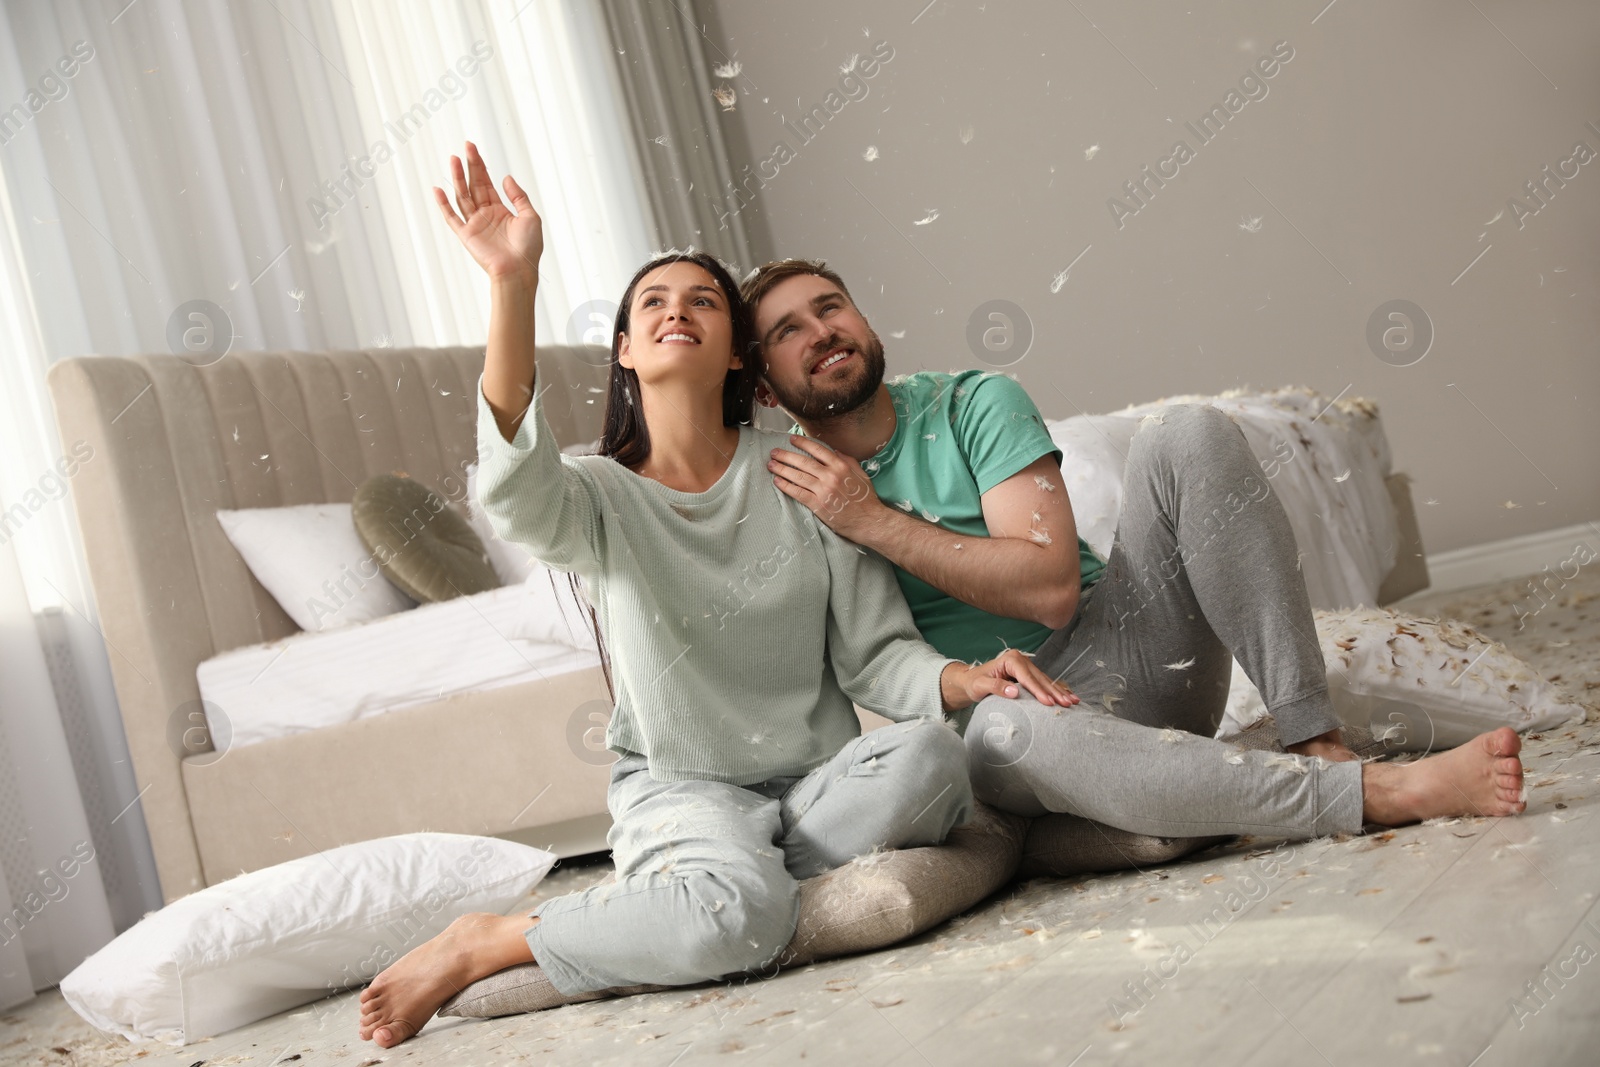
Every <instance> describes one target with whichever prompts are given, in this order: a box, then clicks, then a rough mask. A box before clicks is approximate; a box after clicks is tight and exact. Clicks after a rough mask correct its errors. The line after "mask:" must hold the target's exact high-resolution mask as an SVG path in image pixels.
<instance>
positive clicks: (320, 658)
mask: <svg viewBox="0 0 1600 1067" xmlns="http://www.w3.org/2000/svg"><path fill="white" fill-rule="evenodd" d="M560 577H562V576H559V575H558V578H560ZM553 602H554V601H553V596H552V593H551V590H550V589H549V587H548V581H547V579H546V578H545V577H544V572H543V569H542V568H541V570H540V573H539V574H537V575H535V576H534V578H533V580H531V581H530V582H528V583H519V584H517V585H509V586H504V587H502V588H499V589H491V590H488V591H487V592H483V593H478V594H476V595H474V596H467V597H456V598H455V599H452V600H446V601H442V602H440V603H437V604H422V605H419V606H417V607H415V608H412V609H410V610H407V611H401V612H398V613H396V614H393V615H386V616H384V617H383V618H380V619H374V620H372V621H371V622H367V623H362V624H360V625H357V626H346V627H341V628H339V629H334V630H327V631H324V632H322V633H300V634H295V635H293V636H291V637H286V638H283V639H281V640H278V641H273V642H270V643H267V644H261V645H248V646H246V647H244V648H236V649H233V650H231V651H229V652H224V653H222V654H221V655H218V656H213V657H211V658H210V659H208V660H206V661H205V662H203V663H201V664H200V665H199V667H197V668H196V670H195V675H196V677H197V679H198V681H199V683H200V697H201V699H202V700H203V701H204V702H205V705H204V706H205V711H206V719H207V724H208V726H209V728H210V731H211V737H212V741H213V744H214V745H215V746H216V747H217V748H219V749H224V748H231V747H236V746H241V745H251V744H255V743H257V742H259V741H265V740H268V739H269V738H273V737H285V736H288V735H290V734H297V733H303V732H305V731H307V730H316V729H320V728H321V727H324V726H333V725H336V724H338V723H344V722H351V721H354V720H356V719H361V718H365V717H367V716H369V715H379V714H382V713H383V712H386V711H394V710H396V709H399V708H405V707H411V706H413V705H417V704H425V703H428V702H429V701H433V700H438V699H440V698H441V697H444V696H446V695H448V694H451V693H458V692H464V691H467V690H474V689H496V688H499V687H500V686H506V685H516V684H518V683H520V682H528V681H536V680H538V679H541V678H550V677H553V676H555V675H558V674H565V673H568V672H570V671H576V670H583V669H585V668H589V667H595V666H598V665H599V663H600V658H599V656H598V655H597V654H596V652H595V650H594V647H593V638H588V640H587V643H588V646H589V647H586V648H579V647H577V645H578V644H579V643H583V642H584V639H585V638H586V637H587V634H585V633H584V632H583V631H581V630H580V629H579V624H577V623H576V622H574V623H573V625H572V628H571V629H572V632H573V634H574V636H573V639H572V643H568V642H567V641H566V640H560V639H557V638H558V636H561V635H565V634H566V633H568V628H567V626H566V624H565V623H564V622H563V621H562V620H560V619H559V618H552V617H551V615H550V606H551V604H552V603H553Z"/></svg>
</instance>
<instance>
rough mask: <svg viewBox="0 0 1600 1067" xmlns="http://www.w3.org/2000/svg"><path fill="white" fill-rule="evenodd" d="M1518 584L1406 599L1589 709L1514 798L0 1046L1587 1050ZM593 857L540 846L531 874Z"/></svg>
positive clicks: (183, 1054) (1571, 837)
mask: <svg viewBox="0 0 1600 1067" xmlns="http://www.w3.org/2000/svg"><path fill="white" fill-rule="evenodd" d="M1519 599H1520V600H1521V601H1522V606H1523V610H1525V611H1526V610H1528V609H1529V607H1530V605H1531V604H1534V603H1537V602H1536V601H1532V600H1531V598H1530V597H1529V595H1528V593H1527V590H1526V587H1525V582H1523V581H1514V582H1505V583H1500V584H1498V585H1496V586H1490V587H1484V588H1483V589H1480V590H1475V591H1471V592H1469V593H1463V594H1456V595H1453V596H1444V597H1432V598H1422V599H1418V600H1414V601H1413V602H1412V603H1410V604H1408V605H1407V607H1408V608H1410V609H1412V610H1417V611H1419V612H1420V613H1426V614H1434V613H1439V612H1442V613H1444V614H1446V615H1449V616H1452V617H1455V618H1459V619H1462V620H1464V621H1467V622H1469V623H1471V624H1472V625H1474V626H1476V627H1478V628H1479V629H1481V630H1483V631H1484V632H1486V633H1488V634H1490V635H1491V636H1493V637H1496V638H1498V639H1500V640H1503V641H1505V642H1506V643H1507V644H1508V645H1510V646H1511V648H1512V649H1513V650H1514V651H1516V652H1518V653H1519V654H1521V655H1523V656H1525V657H1527V658H1528V659H1529V660H1531V661H1532V662H1533V663H1535V664H1536V665H1537V666H1538V667H1539V668H1540V670H1541V671H1542V672H1543V673H1545V675H1546V677H1551V676H1559V678H1560V681H1561V683H1562V684H1563V685H1564V686H1565V687H1566V688H1567V690H1568V691H1569V692H1571V693H1572V694H1573V695H1574V696H1576V697H1577V698H1578V699H1580V700H1582V701H1583V702H1584V703H1586V704H1587V705H1588V706H1589V707H1590V708H1591V714H1590V721H1589V722H1588V723H1585V724H1583V725H1581V726H1578V727H1575V728H1568V729H1564V730H1562V731H1557V732H1552V733H1551V734H1550V735H1548V736H1544V737H1532V738H1529V739H1527V741H1526V748H1525V754H1526V756H1527V760H1526V763H1527V767H1528V770H1529V778H1528V781H1529V785H1530V799H1529V806H1528V811H1527V813H1526V814H1525V815H1523V816H1521V817H1519V818H1515V819H1501V820H1487V819H1483V820H1460V821H1451V822H1445V823H1440V824H1437V825H1424V826H1416V827H1410V828H1407V829H1403V830H1398V831H1395V832H1392V833H1386V834H1382V835H1375V836H1365V837H1357V838H1352V839H1348V840H1343V841H1339V840H1319V841H1314V842H1301V843H1288V844H1285V845H1282V846H1281V847H1279V848H1277V849H1275V850H1274V849H1272V848H1271V847H1270V843H1266V842H1244V843H1241V844H1239V845H1237V846H1234V847H1230V848H1227V849H1224V850H1219V851H1215V852H1211V853H1208V854H1206V856H1205V857H1203V858H1201V859H1198V860H1194V861H1190V862H1186V863H1180V864H1174V865H1171V866H1169V867H1165V868H1160V869H1152V870H1146V871H1136V872H1128V873H1125V874H1119V875H1114V876H1104V877H1098V878H1087V879H1074V880H1066V881H1058V880H1049V879H1041V880H1035V881H1032V882H1029V883H1026V884H1021V885H1018V886H1014V887H1012V889H1011V890H1010V891H1008V892H1006V893H1004V894H1002V895H1001V896H1000V897H997V898H996V899H994V900H992V901H990V902H989V903H988V904H987V905H985V906H983V907H981V908H979V909H977V910H976V911H974V912H973V913H971V914H969V915H967V916H965V917H962V918H960V919H958V920H956V921H954V922H951V923H949V924H947V925H945V926H943V927H940V928H938V929H936V930H934V931H932V932H930V933H929V934H927V935H925V936H923V937H920V938H917V939H916V940H914V941H912V942H908V943H906V944H904V945H901V946H898V947H896V948H893V949H890V950H887V951H884V952H879V953H874V954H871V955H868V956H863V957H858V958H854V959H848V960H838V961H832V962H829V963H825V964H819V965H816V966H813V967H808V968H804V969H802V970H799V971H794V972H788V973H784V974H781V975H779V976H778V977H777V978H774V979H771V980H767V981H756V982H750V983H745V984H735V985H723V986H705V987H700V988H696V989H691V990H684V991H680V992H674V993H658V994H653V995H649V996H641V997H635V998H630V999H627V1000H615V1001H609V1002H601V1003H598V1004H585V1005H576V1006H572V1007H567V1008H563V1009H559V1010H557V1011H552V1012H544V1013H541V1014H538V1015H531V1016H519V1017H515V1018H509V1019H497V1020H488V1021H469V1020H448V1021H445V1020H440V1021H435V1022H434V1023H431V1024H429V1026H428V1027H427V1028H426V1029H425V1030H424V1031H423V1033H422V1035H421V1036H420V1037H419V1038H416V1039H413V1040H412V1041H409V1042H407V1043H405V1044H403V1045H401V1046H400V1047H398V1048H396V1049H393V1050H389V1051H384V1050H382V1049H379V1048H377V1047H375V1046H373V1045H371V1044H365V1043H362V1042H360V1041H359V1040H357V1039H356V1038H355V1025H356V1011H355V994H353V993H352V994H346V995H344V996H340V997H334V998H330V999H329V1000H326V1001H323V1002H321V1003H320V1004H316V1005H311V1006H308V1007H306V1008H303V1009H300V1010H298V1011H295V1012H289V1013H286V1014H284V1015H280V1016H277V1017H275V1018H273V1019H268V1020H265V1021H263V1022H261V1023H259V1024H256V1025H254V1026H250V1027H246V1028H244V1029H241V1030H238V1031H236V1032H234V1033H231V1034H227V1035H224V1036H221V1037H218V1038H214V1039H210V1040H207V1041H203V1042H199V1043H196V1044H193V1045H190V1046H188V1047H187V1048H184V1049H171V1048H168V1047H166V1046H153V1045H147V1046H142V1047H134V1046H129V1045H127V1044H126V1043H124V1042H122V1041H121V1039H112V1038H107V1037H106V1036H104V1035H101V1034H99V1033H98V1032H97V1031H95V1030H93V1029H91V1028H90V1027H88V1026H87V1025H86V1024H84V1023H82V1022H81V1021H79V1020H78V1018H77V1016H75V1015H74V1014H73V1013H72V1012H71V1010H70V1009H68V1008H67V1007H66V1006H65V1004H64V1002H63V1001H62V1000H61V998H60V995H59V994H58V993H56V992H54V991H51V992H48V993H46V994H43V995H41V996H40V997H38V998H37V999H36V1000H34V1001H32V1002H30V1003H29V1004H27V1005H24V1006H22V1007H20V1008H17V1009H13V1011H12V1012H11V1013H10V1014H9V1015H6V1016H4V1017H0V1063H6V1064H11V1063H19V1064H21V1063H26V1064H51V1065H56V1064H74V1065H94V1064H119V1063H128V1062H140V1063H148V1064H177V1065H183V1067H191V1065H194V1064H196V1063H197V1062H203V1063H204V1064H205V1065H206V1067H224V1065H229V1064H250V1065H255V1067H266V1065H269V1064H284V1063H291V1062H292V1063H295V1065H296V1067H307V1065H313V1064H341V1065H348V1067H368V1065H371V1064H377V1063H401V1062H409V1063H418V1064H421V1063H445V1064H476V1063H502V1062H517V1061H521V1060H525V1059H526V1060H541V1061H544V1062H549V1063H572V1064H578V1063H582V1064H602V1063H638V1064H655V1065H660V1067H668V1065H672V1064H688V1063H694V1062H700V1061H723V1060H727V1061H729V1062H731V1061H732V1060H734V1059H738V1060H740V1061H743V1062H761V1063H792V1062H798V1061H802V1060H803V1061H806V1062H810V1063H833V1062H838V1061H846V1060H848V1061H851V1062H871V1063H883V1064H895V1065H920V1064H947V1063H948V1064H974V1063H977V1064H988V1063H1052V1064H1079V1065H1082V1067H1088V1065H1091V1064H1101V1063H1111V1062H1124V1063H1162V1064H1184V1063H1226V1064H1228V1065H1230V1067H1255V1065H1262V1067H1267V1065H1272V1067H1277V1065H1280V1064H1303V1063H1309V1064H1318V1063H1323V1062H1327V1063H1329V1064H1339V1065H1343V1064H1355V1063H1378V1064H1390V1063H1410V1062H1417V1063H1424V1064H1449V1065H1452V1067H1467V1065H1474V1067H1491V1065H1500V1064H1504V1065H1513V1064H1514V1065H1522V1064H1560V1063H1573V1064H1596V1063H1600V907H1597V906H1596V894H1597V891H1600V822H1597V821H1596V820H1595V815H1596V810H1597V805H1600V721H1596V720H1597V719H1600V699H1597V698H1600V693H1597V692H1596V689H1600V640H1596V638H1597V637H1600V611H1596V610H1595V609H1596V608H1597V607H1600V579H1597V578H1596V577H1595V576H1594V575H1593V574H1592V573H1586V574H1584V575H1582V576H1580V578H1579V580H1578V581H1576V582H1573V583H1569V585H1568V586H1567V588H1566V589H1565V590H1563V592H1562V594H1561V597H1560V599H1559V600H1558V601H1557V602H1556V603H1552V604H1550V605H1549V606H1547V607H1545V608H1544V609H1543V610H1542V611H1541V612H1540V613H1539V614H1538V615H1537V616H1535V617H1534V618H1532V619H1530V620H1529V621H1528V624H1527V626H1526V628H1525V629H1524V630H1522V631H1521V632H1520V633H1519V632H1517V630H1516V623H1515V619H1514V617H1513V614H1512V612H1511V610H1510V605H1511V604H1512V603H1513V602H1516V601H1518V600H1519ZM1591 602H1593V603H1591ZM603 871H604V868H603V867H601V866H592V865H591V866H588V867H579V866H567V865H564V866H563V867H562V868H560V869H558V870H557V871H556V872H555V873H554V874H553V875H552V877H551V878H550V879H549V880H547V882H546V883H545V885H543V886H541V890H542V891H543V893H544V894H546V895H551V894H557V893H562V892H566V891H568V890H570V889H571V888H574V887H576V886H579V885H583V884H587V883H588V882H590V881H594V880H597V879H598V878H599V877H600V875H601V873H603ZM1535 982H1538V983H1541V990H1540V994H1539V996H1537V997H1535V996H1534V995H1533V994H1532V993H1531V992H1530V989H1531V988H1533V987H1532V985H1530V983H1535Z"/></svg>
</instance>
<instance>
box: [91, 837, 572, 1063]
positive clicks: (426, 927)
mask: <svg viewBox="0 0 1600 1067" xmlns="http://www.w3.org/2000/svg"><path fill="white" fill-rule="evenodd" d="M554 862H555V856H554V855H553V854H551V853H549V852H546V851H544V850H543V849H538V848H530V847H529V846H527V845H519V844H516V843H514V842H510V841H502V840H499V839H498V838H492V837H474V836H472V835H469V834H437V833H416V834H400V835H397V836H394V837H381V838H377V839H375V840H372V841H361V842H358V843H356V844H350V845H342V846H340V847H338V848H332V849H328V850H327V851H326V852H319V853H316V854H315V855H311V856H303V857H301V858H300V859H297V860H290V861H288V862H287V863H279V864H276V865H274V866H272V867H265V868H262V869H261V870H259V871H252V872H250V873H249V874H241V875H239V876H238V877H236V878H230V879H228V880H227V881H226V882H219V883H217V884H216V885H213V886H209V887H207V888H205V889H202V890H200V891H199V892H196V893H191V894H189V895H188V896H186V897H183V898H182V899H179V900H175V901H173V902H172V903H171V904H168V905H167V906H166V907H164V908H162V909H161V910H160V911H156V912H152V913H150V914H149V915H147V916H145V917H144V918H143V919H141V920H140V921H139V922H137V923H135V924H134V925H133V926H132V927H130V928H129V929H128V930H126V931H124V932H123V933H122V934H121V935H120V936H118V937H117V938H116V939H115V940H113V941H111V942H110V943H109V944H107V945H105V946H104V947H103V948H101V949H100V951H98V952H96V953H95V954H94V955H92V956H90V957H89V958H88V959H86V960H84V961H83V962H82V963H81V964H79V965H78V966H77V968H76V969H75V970H73V971H72V973H71V974H69V975H67V976H66V977H65V978H63V979H62V980H61V995H62V996H63V997H64V998H65V999H66V1002H67V1003H68V1004H69V1005H70V1006H71V1007H72V1010H73V1011H76V1012H77V1013H78V1014H79V1015H81V1016H83V1018H84V1019H86V1020H87V1021H88V1022H89V1023H90V1024H92V1025H93V1026H96V1027H98V1028H100V1029H101V1030H106V1031H109V1032H111V1033H117V1034H121V1035H122V1036H123V1037H126V1038H128V1039H129V1040H130V1041H147V1040H155V1041H164V1042H166V1043H168V1044H172V1045H183V1044H186V1043H188V1042H191V1041H198V1040H200V1039H201V1038H204V1037H211V1036H213V1035H215V1034H220V1033H223V1032H225V1031H227V1030H232V1029H234V1028H235V1027H238V1026H244V1025H245V1024H247V1023H252V1022H255V1021H256V1020H258V1019H264V1018H266V1017H267V1016H269V1015H275V1014H277V1013H278V1012H281V1011H284V1010H286V1009H289V1008H293V1007H296V1006H297V1005H300V1004H305V1003H308V1002H310V1001H313V1000H319V999H321V998H322V997H325V996H328V995H329V994H330V993H335V992H338V991H339V990H341V989H344V988H346V987H348V986H353V985H361V984H362V983H365V982H367V981H370V980H371V979H372V978H373V977H374V976H375V975H376V974H377V973H378V972H379V971H381V970H382V969H383V968H385V967H387V966H388V965H389V964H391V963H393V962H394V961H395V960H397V959H399V958H400V957H401V956H403V955H405V954H406V953H407V952H409V951H411V949H413V948H415V947H416V946H417V945H420V944H421V943H422V942H424V941H426V940H428V939H429V938H431V937H433V936H434V935H436V934H438V933H439V932H440V931H442V930H443V929H444V928H445V927H446V926H447V925H449V923H450V921H451V920H452V919H455V918H456V917H457V916H460V915H463V914H465V913H467V912H474V911H487V912H494V913H495V914H497V915H498V914H502V913H504V911H505V909H506V908H508V907H511V906H512V905H513V904H515V903H516V902H517V901H519V900H521V899H523V898H524V897H526V896H527V894H528V893H529V892H531V891H532V889H533V888H534V886H536V885H537V884H538V883H539V881H540V879H542V878H543V877H544V876H545V874H546V873H547V872H548V871H549V870H550V867H551V865H552V864H553V863H554Z"/></svg>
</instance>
